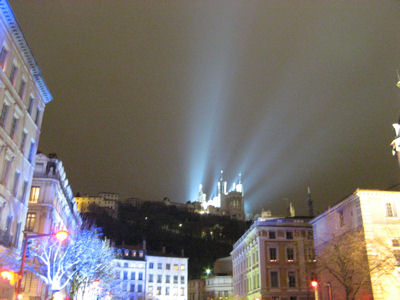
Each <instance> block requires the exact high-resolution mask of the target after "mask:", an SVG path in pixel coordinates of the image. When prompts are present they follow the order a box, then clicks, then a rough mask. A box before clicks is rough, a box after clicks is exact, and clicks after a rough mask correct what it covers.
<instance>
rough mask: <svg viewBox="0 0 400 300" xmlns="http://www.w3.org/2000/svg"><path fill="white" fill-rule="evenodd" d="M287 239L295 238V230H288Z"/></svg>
mask: <svg viewBox="0 0 400 300" xmlns="http://www.w3.org/2000/svg"><path fill="white" fill-rule="evenodd" d="M286 239H287V240H293V232H292V231H286Z"/></svg>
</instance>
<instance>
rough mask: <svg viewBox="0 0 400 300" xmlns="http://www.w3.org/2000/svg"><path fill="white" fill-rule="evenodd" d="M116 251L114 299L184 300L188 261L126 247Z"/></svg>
mask: <svg viewBox="0 0 400 300" xmlns="http://www.w3.org/2000/svg"><path fill="white" fill-rule="evenodd" d="M118 251H119V253H120V254H119V256H118V257H119V258H118V259H116V260H115V268H116V275H117V278H118V279H119V281H120V286H119V290H118V292H117V293H116V295H115V299H128V300H187V299H188V258H185V257H173V256H167V255H147V254H146V252H145V250H136V249H127V248H124V249H119V250H118Z"/></svg>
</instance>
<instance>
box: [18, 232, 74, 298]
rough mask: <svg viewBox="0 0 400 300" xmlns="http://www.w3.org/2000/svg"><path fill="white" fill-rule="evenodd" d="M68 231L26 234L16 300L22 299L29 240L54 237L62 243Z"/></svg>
mask: <svg viewBox="0 0 400 300" xmlns="http://www.w3.org/2000/svg"><path fill="white" fill-rule="evenodd" d="M68 235H69V233H68V231H65V230H60V231H58V232H55V233H54V232H52V233H42V234H32V235H27V234H26V233H24V252H23V254H22V261H21V267H20V269H19V273H18V274H19V280H18V283H17V287H16V292H15V300H19V299H21V298H20V293H21V284H22V277H23V276H24V266H25V260H26V250H27V249H28V240H31V239H38V238H43V237H48V236H54V237H56V239H57V240H58V241H59V242H60V243H61V242H62V241H64V240H65V239H67V238H68Z"/></svg>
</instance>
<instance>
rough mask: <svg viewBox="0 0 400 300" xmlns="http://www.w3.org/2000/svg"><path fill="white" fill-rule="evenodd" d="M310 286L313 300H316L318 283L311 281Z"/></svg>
mask: <svg viewBox="0 0 400 300" xmlns="http://www.w3.org/2000/svg"><path fill="white" fill-rule="evenodd" d="M311 286H312V287H313V289H314V299H315V300H318V281H316V280H313V281H311Z"/></svg>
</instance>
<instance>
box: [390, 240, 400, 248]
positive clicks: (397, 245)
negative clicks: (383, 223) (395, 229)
mask: <svg viewBox="0 0 400 300" xmlns="http://www.w3.org/2000/svg"><path fill="white" fill-rule="evenodd" d="M392 246H393V247H400V241H399V239H393V240H392Z"/></svg>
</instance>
